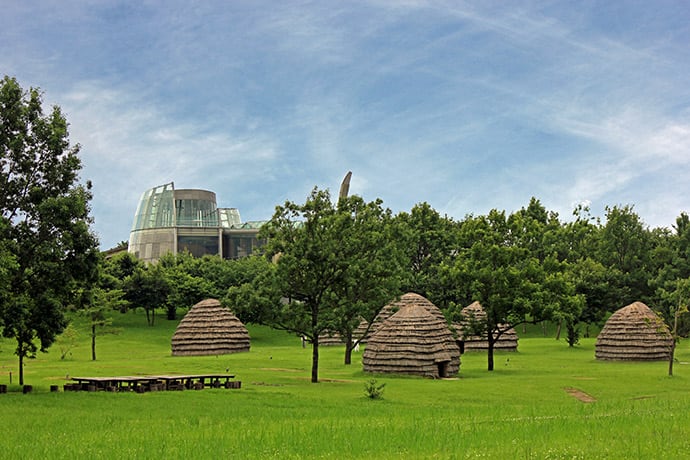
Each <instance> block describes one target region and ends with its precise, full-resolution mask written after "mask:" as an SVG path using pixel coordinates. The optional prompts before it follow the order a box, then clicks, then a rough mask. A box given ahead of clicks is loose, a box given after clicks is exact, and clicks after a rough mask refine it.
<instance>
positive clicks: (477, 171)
mask: <svg viewBox="0 0 690 460" xmlns="http://www.w3.org/2000/svg"><path fill="white" fill-rule="evenodd" d="M0 74H7V75H11V76H14V77H16V78H17V79H18V80H19V82H20V84H21V85H22V86H24V87H25V88H28V87H29V86H34V87H36V86H38V87H40V88H41V89H42V90H43V91H44V102H45V103H46V104H51V105H52V104H57V105H59V106H60V107H61V108H62V109H63V111H64V112H65V113H66V115H67V118H68V121H69V122H70V124H71V131H70V132H71V140H72V141H73V142H78V143H80V144H81V145H82V159H83V164H84V168H83V171H82V178H83V179H84V180H86V179H90V180H92V182H93V183H94V194H95V196H94V200H93V202H92V207H93V216H94V218H95V225H94V229H95V231H96V232H97V233H98V235H99V237H100V240H101V247H102V248H103V249H105V248H108V247H111V246H113V245H115V244H116V243H117V242H119V241H122V240H127V239H128V237H129V230H130V226H131V222H132V218H133V215H134V211H135V207H136V204H137V201H138V199H139V196H140V194H141V193H142V192H143V191H144V190H146V189H148V188H151V187H154V186H156V185H160V184H163V183H166V182H170V181H174V182H175V186H176V187H177V188H202V189H207V190H212V191H215V192H216V194H217V198H218V205H219V206H223V207H237V208H239V210H240V213H241V215H242V218H243V220H263V219H268V218H270V216H271V215H272V214H273V210H274V208H275V206H276V205H277V204H282V203H283V202H284V201H285V200H291V201H296V202H300V203H301V202H304V199H305V198H306V196H307V195H308V194H309V192H310V191H311V189H312V188H313V187H314V186H318V187H320V188H329V189H330V190H331V192H332V193H333V194H337V190H338V188H339V185H340V182H341V180H342V178H343V177H344V175H345V173H346V172H347V171H352V172H353V178H352V184H351V187H350V191H351V193H353V194H357V195H361V196H362V197H364V198H365V199H366V200H367V201H371V200H374V199H376V198H381V199H382V200H383V202H384V206H386V207H389V208H390V209H391V210H393V211H394V212H396V213H397V212H401V211H409V210H410V209H411V208H412V207H413V206H414V205H415V204H416V203H420V202H423V201H426V202H428V203H429V204H430V205H431V206H432V207H434V208H435V209H436V210H438V211H439V212H440V213H442V214H447V215H448V216H451V217H453V218H455V219H462V218H463V217H464V216H465V215H467V214H470V213H471V214H485V213H487V212H488V211H489V210H490V209H492V208H497V209H504V210H506V211H508V212H512V211H514V210H517V209H519V208H521V207H523V206H526V205H527V204H528V202H529V199H530V197H532V196H535V197H537V198H538V199H540V200H541V202H542V203H543V204H544V206H546V208H547V209H549V210H553V211H556V212H558V213H559V214H560V216H561V218H562V219H564V220H568V219H570V218H571V213H572V210H573V209H574V207H575V206H576V205H577V204H578V203H583V202H584V203H588V204H589V205H590V207H591V209H592V213H593V214H594V215H597V216H601V215H603V212H604V207H605V206H607V205H608V206H613V205H619V204H620V205H625V204H632V205H634V209H635V211H636V212H637V213H638V214H639V215H640V216H641V217H642V219H643V220H644V222H645V223H646V224H647V225H649V226H650V227H671V226H672V225H673V224H674V222H675V218H676V217H677V216H678V215H679V214H680V212H681V211H690V185H689V184H690V3H688V2H687V1H657V0H655V1H653V2H650V1H646V0H644V1H622V0H621V1H610V0H607V1H578V2H571V1H564V2H558V1H539V2H537V1H509V2H506V1H496V2H494V1H477V2H464V1H433V0H430V1H423V0H400V1H388V0H364V1H313V2H312V1H290V0H286V1H260V0H258V1H257V0H247V1H241V0H237V1H203V2H201V1H200V2H194V1H177V0H172V1H100V0H90V1H86V0H85V1H69V0H64V1H43V2H26V1H19V0H17V1H13V0H10V1H9V2H4V5H3V8H2V15H0Z"/></svg>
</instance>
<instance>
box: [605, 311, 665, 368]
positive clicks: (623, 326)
mask: <svg viewBox="0 0 690 460" xmlns="http://www.w3.org/2000/svg"><path fill="white" fill-rule="evenodd" d="M672 344H673V337H672V336H671V333H670V331H669V329H668V327H667V326H666V324H664V322H663V320H662V319H661V318H660V317H659V316H658V315H657V314H656V313H654V312H653V311H652V309H651V308H649V307H648V306H647V305H645V304H643V303H642V302H634V303H631V304H630V305H628V306H626V307H623V308H621V309H619V310H617V311H616V312H615V313H614V314H613V315H611V317H610V318H609V319H608V320H607V321H606V324H605V325H604V328H603V329H602V330H601V332H600V333H599V335H598V336H597V342H596V344H595V357H596V359H601V360H609V361H662V360H667V359H669V356H670V353H671V345H672Z"/></svg>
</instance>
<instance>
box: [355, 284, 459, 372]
mask: <svg viewBox="0 0 690 460" xmlns="http://www.w3.org/2000/svg"><path fill="white" fill-rule="evenodd" d="M420 297H421V296H420ZM424 300H426V299H424ZM426 301H427V302H429V301H428V300H426ZM429 303H431V302H429ZM431 305H433V304H431ZM434 308H436V307H435V306H434ZM362 364H363V366H364V371H365V372H372V373H390V374H411V375H419V376H424V377H432V378H444V377H451V376H453V375H456V374H457V373H458V371H459V370H460V348H459V347H458V345H457V344H456V343H455V339H454V338H453V334H452V333H451V332H450V329H449V328H448V326H447V324H446V322H445V320H442V319H440V318H438V317H437V316H435V315H434V314H432V313H431V312H430V310H429V309H428V308H427V307H426V306H425V305H424V303H423V302H417V303H410V304H407V305H404V306H403V307H402V308H400V310H398V311H397V312H395V313H394V314H392V315H391V316H390V317H389V318H388V319H387V320H385V321H384V322H383V323H382V324H381V325H380V326H379V327H378V329H377V330H376V332H375V333H373V334H372V335H371V336H370V337H369V339H368V341H367V347H366V349H365V351H364V353H363V355H362Z"/></svg>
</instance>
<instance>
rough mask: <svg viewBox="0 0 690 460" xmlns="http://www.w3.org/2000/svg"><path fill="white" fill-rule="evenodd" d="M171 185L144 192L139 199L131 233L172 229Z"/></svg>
mask: <svg viewBox="0 0 690 460" xmlns="http://www.w3.org/2000/svg"><path fill="white" fill-rule="evenodd" d="M174 193H175V192H174V187H173V183H172V182H171V183H169V184H165V185H160V186H158V187H154V188H152V189H149V190H147V191H145V192H144V193H143V194H142V195H141V198H140V199H139V206H137V211H136V213H135V215H134V224H133V225H132V231H135V230H146V229H149V228H164V227H172V226H173V225H174V223H175V209H174V207H173V201H174Z"/></svg>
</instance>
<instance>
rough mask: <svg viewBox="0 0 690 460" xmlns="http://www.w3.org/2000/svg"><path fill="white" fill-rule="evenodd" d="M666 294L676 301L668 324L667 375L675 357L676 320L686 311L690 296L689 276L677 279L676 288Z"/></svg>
mask: <svg viewBox="0 0 690 460" xmlns="http://www.w3.org/2000/svg"><path fill="white" fill-rule="evenodd" d="M666 295H667V296H668V297H670V298H671V299H673V300H674V301H675V302H676V306H675V308H674V311H673V321H672V322H671V324H670V329H671V335H672V338H673V342H671V353H670V354H669V357H668V375H669V376H672V375H673V360H674V359H675V352H676V344H677V343H678V339H679V337H678V320H679V318H680V317H681V315H684V314H685V313H687V312H688V299H689V298H690V278H686V279H684V280H678V281H677V283H676V289H675V290H674V291H673V292H667V293H666Z"/></svg>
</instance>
